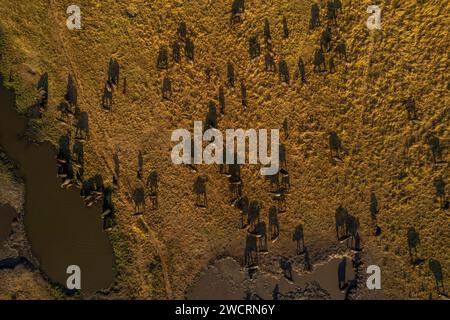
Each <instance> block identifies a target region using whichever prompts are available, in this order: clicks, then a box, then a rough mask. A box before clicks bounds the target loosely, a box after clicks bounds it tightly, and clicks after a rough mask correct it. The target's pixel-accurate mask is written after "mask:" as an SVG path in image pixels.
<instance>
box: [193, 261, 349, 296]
mask: <svg viewBox="0 0 450 320" xmlns="http://www.w3.org/2000/svg"><path fill="white" fill-rule="evenodd" d="M343 261H345V262H346V263H342V262H343ZM343 265H344V270H345V272H344V273H345V282H346V283H347V284H348V283H349V281H351V280H352V279H353V278H354V276H355V273H354V271H353V268H352V263H351V259H348V258H343V259H339V258H334V259H331V260H330V261H328V262H327V263H325V264H323V265H319V266H316V267H315V269H314V271H312V272H310V273H307V274H304V275H303V274H302V275H299V274H297V273H296V272H294V271H292V279H290V280H288V279H286V278H285V277H284V276H283V275H282V274H280V275H274V274H268V273H263V272H257V273H256V274H255V275H254V277H253V279H251V280H250V279H249V277H248V276H247V274H246V272H245V269H243V268H241V266H240V264H239V263H238V262H237V261H236V260H234V259H233V258H230V257H228V258H224V259H220V260H217V261H215V263H214V264H213V265H211V266H209V267H208V268H207V269H206V270H205V271H204V272H203V274H202V275H201V276H200V278H199V279H198V281H197V282H196V283H195V285H194V286H193V287H192V288H191V290H190V292H189V294H188V299H191V300H209V299H213V300H214V299H220V300H222V299H223V300H239V299H244V298H251V299H254V298H257V299H264V300H270V299H288V300H299V299H314V300H321V299H333V300H343V299H344V298H345V289H344V288H342V290H341V289H340V288H339V277H338V273H339V271H341V272H342V271H344V270H342V266H343ZM340 267H341V268H340ZM340 269H341V270H340ZM341 276H342V275H341Z"/></svg>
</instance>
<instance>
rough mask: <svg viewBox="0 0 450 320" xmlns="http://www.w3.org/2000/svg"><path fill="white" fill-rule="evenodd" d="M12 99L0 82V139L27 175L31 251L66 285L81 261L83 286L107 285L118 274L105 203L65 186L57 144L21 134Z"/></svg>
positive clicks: (89, 288)
mask: <svg viewBox="0 0 450 320" xmlns="http://www.w3.org/2000/svg"><path fill="white" fill-rule="evenodd" d="M14 101H15V100H14V94H13V93H11V92H9V91H7V90H6V89H4V88H3V87H0V145H1V146H2V148H3V149H4V151H5V152H6V154H7V155H8V157H9V158H11V159H12V160H13V161H14V162H15V163H16V164H17V165H18V167H19V169H18V172H17V174H18V175H19V176H21V177H22V178H23V179H24V180H25V185H26V195H25V228H26V232H27V236H28V238H29V241H30V243H31V247H32V251H33V253H34V254H35V255H36V257H37V258H38V260H39V262H40V264H41V266H40V267H41V269H42V270H43V271H44V273H46V274H47V275H48V276H49V277H50V278H51V279H52V280H53V281H56V282H59V283H61V284H63V285H65V283H66V279H67V276H68V275H67V274H66V269H67V267H68V266H69V265H78V266H80V268H81V277H82V280H81V285H82V291H83V292H86V293H92V292H95V291H97V290H100V289H106V288H108V287H109V286H110V285H111V283H112V281H113V279H114V256H113V252H112V248H111V245H110V243H109V241H108V237H107V235H106V234H105V233H104V232H103V229H102V220H101V211H102V209H101V207H100V205H94V206H92V207H90V208H88V207H86V206H85V205H84V203H83V201H82V200H81V199H80V192H79V190H77V189H75V188H71V189H62V188H61V186H60V184H61V182H60V180H59V179H57V177H56V170H57V169H56V151H55V148H54V147H53V146H51V145H50V144H49V143H43V144H39V145H36V144H30V143H27V142H26V141H25V140H24V139H23V138H22V137H21V135H22V133H23V132H24V129H25V119H23V118H22V117H19V115H18V114H17V113H16V112H15V110H14Z"/></svg>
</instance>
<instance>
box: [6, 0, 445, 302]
mask: <svg viewBox="0 0 450 320" xmlns="http://www.w3.org/2000/svg"><path fill="white" fill-rule="evenodd" d="M209 2H211V4H209ZM312 2H313V1H289V0H274V1H270V2H269V3H266V2H264V3H262V1H258V0H247V1H246V11H245V14H244V17H243V22H242V23H241V24H237V25H235V26H230V23H229V19H230V13H229V12H230V3H231V1H225V0H218V1H214V0H213V1H207V0H199V1H181V0H178V1H151V2H149V1H144V0H132V1H131V0H130V1H124V2H120V3H117V2H116V1H113V0H105V1H92V0H79V1H78V3H77V4H78V5H80V7H81V9H82V30H79V31H69V30H68V29H67V28H66V26H65V20H66V13H65V12H66V7H67V5H68V3H66V2H65V1H57V0H50V1H43V0H36V1H32V3H30V2H24V1H20V2H19V1H14V2H12V1H8V0H0V4H1V8H2V9H0V21H1V31H2V34H3V38H4V40H3V41H4V45H3V46H2V59H3V62H4V63H3V64H2V72H3V74H9V72H11V74H12V75H13V83H12V85H13V86H14V87H15V88H16V90H17V92H18V93H19V96H18V107H19V109H20V110H22V111H23V110H25V108H26V107H28V106H29V105H30V104H31V103H32V101H33V96H34V93H33V90H34V89H33V88H32V87H33V86H35V85H36V83H37V79H38V77H39V75H40V74H42V73H44V72H48V73H49V82H50V88H49V106H50V107H49V110H48V111H47V112H46V113H45V115H44V117H43V119H42V121H41V126H42V137H41V138H42V139H47V140H51V141H53V142H54V143H56V142H57V140H58V138H59V136H60V135H62V134H64V133H65V132H66V130H68V129H71V128H68V127H66V126H64V125H62V124H60V122H58V121H57V120H56V118H57V117H58V112H57V110H56V105H57V104H58V103H60V102H61V101H62V100H63V97H64V93H65V88H66V84H67V76H68V74H69V73H71V74H73V75H74V76H75V78H76V82H77V86H78V93H79V106H80V108H81V110H83V111H87V112H88V113H89V121H90V134H91V137H90V139H89V141H87V142H86V144H85V156H86V168H85V172H86V173H85V176H86V177H89V176H93V175H94V174H96V173H101V174H102V175H103V176H104V177H105V178H107V179H109V180H110V178H111V177H112V175H113V168H114V165H113V159H112V156H113V153H114V152H118V155H119V158H120V162H121V178H120V179H121V180H120V183H121V188H120V190H119V191H118V192H117V193H116V194H115V198H114V201H115V205H116V207H117V209H118V214H117V223H118V225H117V226H116V227H115V229H114V230H113V231H112V232H111V240H112V242H113V246H114V251H115V254H116V257H117V263H118V271H119V275H118V279H117V284H116V288H117V291H115V293H113V294H112V296H117V297H137V298H182V297H183V296H184V294H185V291H186V289H187V288H188V287H189V286H190V285H191V284H192V281H193V280H194V279H195V278H196V276H197V274H198V273H199V272H200V271H201V270H202V269H203V268H205V266H206V265H207V264H208V263H209V261H211V260H213V259H214V258H215V257H216V256H217V255H221V254H231V255H236V256H238V255H241V254H242V252H243V249H244V242H245V232H243V231H242V230H240V229H239V228H238V223H239V213H238V212H237V211H236V210H235V209H234V208H232V207H231V206H230V205H229V199H228V198H229V195H228V191H227V190H228V183H227V180H226V178H225V177H223V176H220V175H219V173H218V169H217V167H216V166H200V167H199V173H201V174H207V175H208V176H209V178H210V179H209V182H208V186H207V188H208V198H209V203H210V206H209V208H208V209H206V210H202V209H198V208H195V206H194V196H193V194H192V192H191V189H192V184H193V182H194V179H195V177H196V174H193V173H192V172H190V170H189V169H188V168H186V167H184V166H174V165H173V164H172V163H171V160H170V150H171V147H172V144H171V142H170V134H171V132H172V130H174V129H177V128H191V124H192V121H193V120H203V119H204V118H205V115H206V111H207V102H208V101H209V100H216V97H217V93H218V88H219V86H220V85H223V86H224V83H225V80H226V65H227V62H228V61H229V62H232V63H233V64H234V67H235V70H236V74H237V79H238V81H237V83H239V80H240V79H244V80H245V82H246V85H247V91H248V101H249V108H248V110H247V111H244V110H243V109H242V107H241V100H240V93H239V87H237V88H236V90H235V91H231V90H226V93H225V96H226V115H225V116H224V117H223V118H220V120H219V128H220V129H225V128H239V127H242V128H244V129H245V128H279V127H281V125H282V122H283V120H284V118H288V120H289V124H290V128H291V130H290V131H291V132H290V136H289V138H288V139H287V140H286V141H285V143H286V146H287V152H288V164H289V171H290V175H291V180H292V191H291V194H290V195H289V197H288V211H287V213H286V214H285V215H284V216H283V217H282V218H281V221H280V223H281V237H283V238H288V239H289V238H290V237H291V236H292V235H291V234H292V232H293V230H294V227H295V226H296V225H297V224H299V223H303V225H304V227H305V233H306V242H307V243H308V242H310V243H313V242H314V241H315V239H319V238H323V237H325V238H326V237H328V238H331V237H334V233H335V231H334V212H335V209H336V208H337V207H338V206H339V205H343V206H344V207H346V208H347V209H348V211H349V212H350V213H351V214H353V215H355V216H357V217H358V218H359V220H360V223H361V230H362V234H363V244H364V248H365V250H367V251H368V252H369V253H370V255H371V256H372V258H373V260H374V262H375V263H377V264H379V265H380V266H381V267H382V270H383V289H384V290H383V292H384V294H385V296H386V297H394V298H427V297H428V296H429V294H430V293H431V292H432V296H433V297H436V293H435V290H434V280H433V278H432V276H431V274H430V272H429V271H428V263H427V262H425V263H424V264H422V265H419V266H418V267H413V266H411V264H410V259H409V255H408V247H407V241H406V232H407V230H408V228H409V227H411V226H412V227H415V228H416V230H417V231H418V232H419V234H420V237H421V244H420V246H419V255H420V257H422V258H424V259H426V258H434V259H437V260H439V261H440V262H441V264H442V267H443V269H444V279H447V277H448V274H449V272H450V269H449V267H448V266H449V263H448V262H449V261H450V259H449V251H448V242H449V234H448V225H449V222H450V219H449V214H448V211H447V212H446V211H444V210H442V209H439V205H438V204H437V202H436V201H435V199H434V193H435V191H434V186H433V180H434V178H435V177H437V176H443V177H444V179H445V180H446V181H447V182H448V176H449V171H448V166H440V167H434V166H433V164H432V158H431V155H430V151H429V147H428V145H427V143H426V141H425V135H426V134H427V133H433V134H435V135H436V136H438V137H440V138H441V141H449V139H450V137H449V126H448V123H449V122H448V121H449V119H448V118H449V114H448V53H447V40H448V39H449V37H448V15H446V12H448V10H449V5H448V3H446V2H445V1H427V2H426V3H420V1H415V0H404V1H401V0H398V1H394V0H392V1H385V3H384V4H383V5H381V7H382V9H383V20H382V23H383V27H382V30H381V31H378V32H369V31H368V30H367V27H366V25H365V21H366V19H367V13H366V8H367V6H368V5H370V4H372V1H366V0H361V1H355V0H354V1H351V2H352V4H351V7H350V6H349V4H348V2H349V1H344V12H343V13H342V14H340V15H339V17H338V25H337V27H333V35H334V36H335V37H338V38H340V39H342V40H345V41H346V43H347V46H348V49H349V61H348V62H347V63H345V62H343V61H341V60H339V59H336V64H337V72H336V73H335V74H328V73H324V74H322V73H321V74H317V73H313V71H312V64H311V60H312V59H311V57H312V53H313V51H314V49H315V48H316V47H317V46H318V43H319V42H318V41H319V37H320V32H321V30H322V28H319V29H317V30H315V31H313V32H312V31H309V30H308V21H309V17H310V6H311V3H312ZM319 2H320V3H321V4H322V11H321V13H322V15H324V13H325V10H326V9H324V8H325V5H326V2H325V1H319ZM127 10H128V11H133V12H137V13H138V15H137V17H136V18H133V19H130V18H129V17H128V16H127ZM283 15H284V16H286V18H287V20H288V24H289V29H290V35H289V38H288V39H286V40H283V39H282V36H281V34H282V16H283ZM265 18H267V19H269V21H270V26H271V32H272V38H273V47H274V50H273V51H274V53H275V61H276V62H278V61H279V60H280V59H285V60H286V61H287V63H288V65H289V68H290V75H291V79H293V78H294V70H296V63H297V59H298V58H299V57H303V59H304V60H305V62H306V63H307V80H308V83H307V84H306V85H301V84H300V83H299V80H292V81H291V85H290V86H284V85H281V84H280V83H279V81H278V76H277V75H273V74H270V73H266V72H264V71H263V70H264V61H263V56H261V57H260V58H257V59H255V60H250V58H249V54H248V39H249V37H250V36H251V35H256V34H257V35H258V36H259V39H260V43H261V45H262V47H263V37H262V30H263V25H264V19H265ZM180 21H185V22H186V24H187V26H188V32H189V34H190V36H191V38H192V39H193V41H194V43H195V62H194V63H193V64H192V63H190V62H188V61H187V60H186V58H184V57H183V58H182V62H181V63H180V64H172V65H171V67H170V69H169V70H168V71H164V72H163V71H158V70H157V68H156V59H157V55H158V51H159V49H160V48H161V47H162V46H167V47H169V46H170V44H171V43H172V41H173V40H174V39H175V38H176V30H177V27H178V24H179V22H180ZM111 57H113V58H115V59H117V60H118V62H119V63H120V66H121V78H122V79H123V78H124V77H126V79H127V86H128V88H127V93H126V95H124V94H122V93H121V92H120V93H119V91H121V88H119V90H118V92H117V93H116V94H115V96H114V107H113V111H112V112H105V110H103V109H102V107H101V105H100V104H101V103H100V102H101V94H102V90H103V83H104V81H105V80H106V77H107V67H108V62H109V59H110V58H111ZM207 68H211V70H212V76H211V79H210V81H209V82H208V81H207V77H206V73H205V70H206V69H207ZM166 75H168V76H170V77H171V78H172V80H173V83H172V86H173V91H174V92H173V99H172V101H164V100H163V99H162V98H161V92H160V88H161V84H162V79H163V78H164V76H166ZM410 96H412V97H414V98H415V99H416V104H417V106H418V110H419V118H420V121H419V122H418V123H415V124H413V123H411V122H410V121H408V120H407V117H406V111H405V110H404V107H403V106H402V104H401V102H402V100H404V99H406V98H408V97H410ZM330 131H336V132H337V133H338V135H339V137H340V138H341V140H342V141H343V147H344V157H343V162H342V163H338V164H336V165H333V164H332V163H330V160H329V150H328V133H329V132H330ZM410 136H414V137H415V141H416V142H415V143H414V144H413V146H411V147H410V148H409V150H407V149H406V148H405V141H406V139H407V138H408V137H410ZM139 151H142V153H143V155H144V160H145V162H144V169H145V170H144V172H145V173H146V174H148V173H149V172H150V171H151V170H157V171H158V173H159V175H160V180H161V183H160V188H159V194H160V198H159V204H160V206H159V207H160V208H159V210H157V211H150V210H148V211H146V212H145V214H144V215H143V216H142V217H136V216H133V215H132V213H133V204H132V201H131V198H130V194H131V193H132V191H133V188H134V187H135V186H136V185H139V181H137V179H136V167H137V155H138V152H139ZM406 154H409V159H410V161H411V163H410V164H409V165H408V164H407V163H406V161H405V160H406V156H405V155H406ZM444 157H446V158H445V159H446V161H447V162H448V153H445V154H444ZM400 173H404V174H406V177H405V178H404V179H402V180H400V179H398V177H399V175H400ZM243 181H244V184H245V186H244V193H245V194H246V195H247V196H248V197H249V198H251V199H259V200H261V201H263V202H264V205H265V206H264V216H265V215H266V213H267V210H268V208H269V207H270V206H271V205H272V200H271V198H270V195H269V194H268V193H267V185H266V183H265V181H264V179H263V178H262V177H261V176H260V175H259V168H257V167H252V166H245V167H244V168H243ZM447 184H448V183H447ZM371 192H375V193H376V195H377V197H378V201H379V203H380V209H381V210H380V213H379V215H378V223H379V225H380V227H381V228H382V231H383V232H382V235H381V236H380V237H378V238H375V237H373V236H371V235H369V233H370V231H369V225H370V213H369V202H370V194H371ZM287 245H289V241H280V242H277V243H275V244H273V245H270V247H269V250H270V252H271V254H274V255H276V254H277V253H279V252H282V251H283V250H286V248H285V246H287ZM291 246H292V251H293V252H294V250H295V249H294V245H293V243H291ZM149 264H151V265H152V266H154V268H153V269H152V270H153V272H151V273H150V272H149V271H148V265H149Z"/></svg>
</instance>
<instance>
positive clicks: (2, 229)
mask: <svg viewBox="0 0 450 320" xmlns="http://www.w3.org/2000/svg"><path fill="white" fill-rule="evenodd" d="M16 216H17V212H16V210H15V209H14V208H13V207H11V206H10V205H4V206H2V205H0V244H1V243H2V242H3V241H5V240H6V239H8V237H9V235H10V234H11V231H12V227H11V224H12V222H13V220H14V218H15V217H16Z"/></svg>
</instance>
